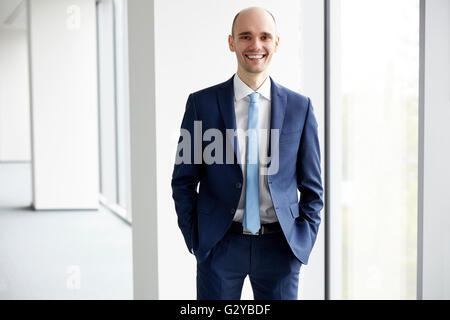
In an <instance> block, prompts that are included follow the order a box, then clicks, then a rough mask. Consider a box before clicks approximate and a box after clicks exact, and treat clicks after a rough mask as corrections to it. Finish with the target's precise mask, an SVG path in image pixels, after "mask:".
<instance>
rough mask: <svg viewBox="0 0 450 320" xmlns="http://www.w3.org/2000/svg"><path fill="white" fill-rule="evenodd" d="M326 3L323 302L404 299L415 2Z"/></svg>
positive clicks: (414, 132) (411, 288)
mask: <svg viewBox="0 0 450 320" xmlns="http://www.w3.org/2000/svg"><path fill="white" fill-rule="evenodd" d="M331 2H332V4H331V9H330V10H331V11H330V14H331V29H330V31H331V60H332V62H331V64H330V68H331V69H330V72H331V79H332V80H331V100H330V101H331V102H330V124H331V129H330V130H331V134H330V144H331V145H332V147H331V149H332V150H334V151H335V152H334V153H332V154H330V162H329V163H330V172H331V177H330V179H331V183H330V185H331V187H330V193H331V194H332V195H331V203H330V239H331V241H330V245H331V248H330V252H331V261H330V270H331V271H330V272H331V296H330V297H331V298H337V299H340V298H342V299H414V298H415V297H416V263H417V244H416V243H417V175H418V102H419V101H418V92H419V91H418V83H419V1H418V0H398V1H387V0H377V1H374V0H340V1H336V2H334V1H331ZM333 129H336V131H333Z"/></svg>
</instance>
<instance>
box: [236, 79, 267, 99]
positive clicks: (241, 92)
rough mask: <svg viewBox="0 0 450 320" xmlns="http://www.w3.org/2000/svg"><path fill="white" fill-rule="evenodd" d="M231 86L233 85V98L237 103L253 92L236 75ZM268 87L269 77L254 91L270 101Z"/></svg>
mask: <svg viewBox="0 0 450 320" xmlns="http://www.w3.org/2000/svg"><path fill="white" fill-rule="evenodd" d="M233 85H234V98H235V99H236V101H239V100H241V99H243V98H245V97H247V96H248V95H249V94H251V93H253V92H254V91H253V90H252V89H251V88H250V87H249V86H247V85H246V84H245V83H244V82H243V81H242V80H241V79H240V78H239V76H238V75H237V74H235V77H234V79H233ZM270 86H271V83H270V79H269V77H267V78H266V80H264V82H263V84H262V85H261V87H259V89H258V90H256V92H258V93H259V94H260V95H261V96H262V97H264V98H266V99H267V100H269V101H270Z"/></svg>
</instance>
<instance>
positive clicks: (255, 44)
mask: <svg viewBox="0 0 450 320" xmlns="http://www.w3.org/2000/svg"><path fill="white" fill-rule="evenodd" d="M249 49H250V50H253V51H260V49H262V46H261V40H260V39H258V38H257V37H255V38H253V39H252V40H251V43H250V48H249Z"/></svg>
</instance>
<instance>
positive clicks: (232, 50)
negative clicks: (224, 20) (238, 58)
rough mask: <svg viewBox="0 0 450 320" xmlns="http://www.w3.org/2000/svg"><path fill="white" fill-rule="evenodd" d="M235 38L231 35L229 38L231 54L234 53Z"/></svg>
mask: <svg viewBox="0 0 450 320" xmlns="http://www.w3.org/2000/svg"><path fill="white" fill-rule="evenodd" d="M233 41H234V40H233V36H232V35H229V36H228V47H229V48H230V51H231V52H234V42H233Z"/></svg>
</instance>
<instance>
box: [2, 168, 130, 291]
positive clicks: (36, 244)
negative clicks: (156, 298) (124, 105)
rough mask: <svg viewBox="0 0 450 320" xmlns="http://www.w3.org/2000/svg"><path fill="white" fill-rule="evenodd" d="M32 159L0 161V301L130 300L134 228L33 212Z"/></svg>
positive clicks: (96, 216) (93, 216)
mask: <svg viewBox="0 0 450 320" xmlns="http://www.w3.org/2000/svg"><path fill="white" fill-rule="evenodd" d="M31 199H32V196H31V170H30V164H29V163H0V299H132V295H133V293H132V291H133V289H132V254H131V251H132V250H131V226H129V225H127V224H126V223H125V222H123V221H122V220H121V219H119V218H118V217H116V216H115V215H114V214H112V213H110V212H108V211H107V210H106V209H101V210H99V211H33V210H31V209H30V205H31Z"/></svg>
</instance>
